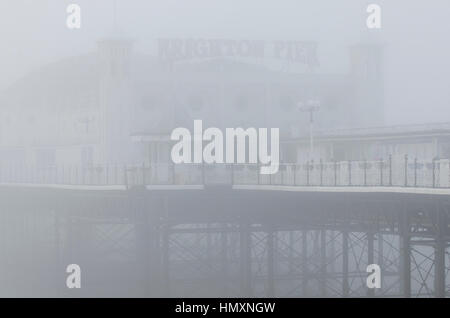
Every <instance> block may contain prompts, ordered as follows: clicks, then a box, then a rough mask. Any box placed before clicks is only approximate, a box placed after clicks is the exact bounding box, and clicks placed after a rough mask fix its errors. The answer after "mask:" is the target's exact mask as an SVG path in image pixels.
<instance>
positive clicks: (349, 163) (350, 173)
mask: <svg viewBox="0 0 450 318" xmlns="http://www.w3.org/2000/svg"><path fill="white" fill-rule="evenodd" d="M348 185H349V186H351V185H352V161H351V160H349V161H348Z"/></svg>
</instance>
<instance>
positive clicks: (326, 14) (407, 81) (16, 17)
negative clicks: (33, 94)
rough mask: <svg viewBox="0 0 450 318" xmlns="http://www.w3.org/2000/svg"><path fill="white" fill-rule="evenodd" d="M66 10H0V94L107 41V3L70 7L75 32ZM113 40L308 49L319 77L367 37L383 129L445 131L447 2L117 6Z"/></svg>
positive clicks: (21, 0)
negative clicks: (223, 41) (379, 49)
mask: <svg viewBox="0 0 450 318" xmlns="http://www.w3.org/2000/svg"><path fill="white" fill-rule="evenodd" d="M69 3H71V2H70V1H56V0H39V1H25V0H14V1H13V0H2V1H1V2H0V21H1V28H0V38H1V39H2V50H0V70H1V74H0V88H2V89H3V88H5V87H7V86H8V85H9V84H11V83H12V82H14V81H15V80H17V79H19V78H20V77H22V76H24V75H25V74H27V73H28V72H30V71H31V70H33V69H36V68H38V67H39V66H42V65H43V64H46V63H48V62H51V61H56V60H59V59H61V58H63V57H67V56H73V55H78V54H80V53H84V52H89V51H93V50H95V45H96V44H95V43H96V41H97V40H98V39H99V38H101V37H102V36H105V35H107V34H109V33H110V31H111V29H112V25H113V20H114V19H113V16H114V14H113V11H114V10H113V1H110V0H93V1H92V0H78V1H76V3H78V4H79V5H80V6H81V8H82V10H83V11H82V28H81V29H80V30H77V31H70V30H68V29H67V27H66V25H65V20H66V17H67V14H66V12H65V9H66V7H67V5H68V4H69ZM369 3H377V4H380V5H381V7H382V28H381V30H374V31H371V32H369V31H368V30H367V27H366V25H365V20H366V17H367V14H366V12H365V9H366V7H367V5H368V4H369ZM117 11H118V12H117V25H118V27H119V29H120V32H121V33H123V34H125V35H127V36H130V37H132V38H134V39H137V43H136V50H137V51H141V52H144V53H145V52H148V51H150V48H151V46H152V42H154V41H155V39H157V38H159V37H195V38H202V37H210V38H237V39H241V38H250V39H264V40H271V39H295V40H314V41H317V42H318V43H319V58H320V62H321V69H320V71H323V72H343V70H345V69H346V63H347V52H346V45H349V44H352V43H355V42H357V41H358V40H359V39H362V38H365V37H366V36H367V33H375V36H376V37H377V38H379V39H380V41H382V42H383V43H385V53H384V54H385V66H384V67H385V105H386V120H387V123H390V124H397V123H422V122H436V121H446V120H447V118H448V117H449V111H448V107H449V104H450V93H449V89H448V83H449V76H450V61H449V58H448V57H449V56H450V45H449V43H448V32H449V31H450V19H449V17H448V14H449V12H450V2H449V1H446V0H434V1H432V2H431V3H430V2H429V1H423V0H397V1H385V0H377V1H361V0H345V1H327V0H316V1H311V0H281V1H269V0H247V1H239V0H229V1H207V0H189V1H174V0H164V1H155V0H148V1H147V0H128V1H117Z"/></svg>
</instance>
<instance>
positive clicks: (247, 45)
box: [158, 39, 319, 67]
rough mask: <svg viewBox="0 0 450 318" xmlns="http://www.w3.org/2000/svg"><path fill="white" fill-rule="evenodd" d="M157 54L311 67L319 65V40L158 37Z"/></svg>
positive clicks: (165, 57)
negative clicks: (261, 61) (243, 59)
mask: <svg viewBox="0 0 450 318" xmlns="http://www.w3.org/2000/svg"><path fill="white" fill-rule="evenodd" d="M158 55H159V58H160V59H162V60H166V61H180V60H189V59H206V58H217V57H234V58H251V59H263V58H273V59H281V60H285V61H287V62H291V63H299V64H305V65H307V66H310V67H314V66H318V65H319V62H318V59H317V43H316V42H305V41H272V42H266V41H261V40H230V39H159V40H158Z"/></svg>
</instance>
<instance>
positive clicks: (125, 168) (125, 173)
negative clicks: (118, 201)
mask: <svg viewBox="0 0 450 318" xmlns="http://www.w3.org/2000/svg"><path fill="white" fill-rule="evenodd" d="M123 183H124V185H125V188H126V189H127V190H128V172H127V166H126V165H124V166H123Z"/></svg>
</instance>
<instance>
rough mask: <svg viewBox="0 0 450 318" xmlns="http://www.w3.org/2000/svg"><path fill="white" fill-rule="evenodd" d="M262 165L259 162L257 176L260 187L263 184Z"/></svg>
mask: <svg viewBox="0 0 450 318" xmlns="http://www.w3.org/2000/svg"><path fill="white" fill-rule="evenodd" d="M260 171H261V163H260V162H259V161H258V165H257V167H256V174H257V175H258V185H260V184H261V173H260Z"/></svg>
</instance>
